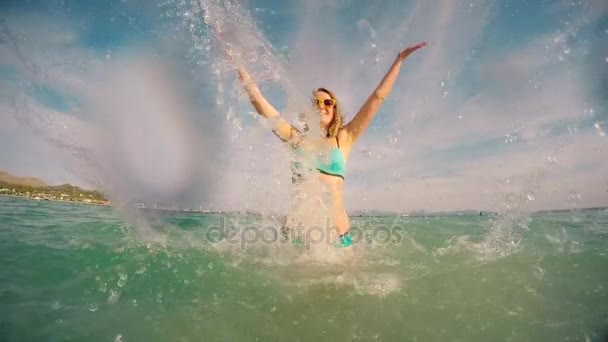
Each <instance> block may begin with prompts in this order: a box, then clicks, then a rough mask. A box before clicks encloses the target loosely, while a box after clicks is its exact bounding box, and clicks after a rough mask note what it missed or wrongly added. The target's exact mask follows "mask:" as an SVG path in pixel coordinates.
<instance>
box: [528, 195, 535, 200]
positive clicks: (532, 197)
mask: <svg viewBox="0 0 608 342" xmlns="http://www.w3.org/2000/svg"><path fill="white" fill-rule="evenodd" d="M526 197H528V201H534V200H536V197H534V195H533V194H528V196H526Z"/></svg>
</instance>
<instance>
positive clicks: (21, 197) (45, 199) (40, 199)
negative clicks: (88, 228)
mask: <svg viewBox="0 0 608 342" xmlns="http://www.w3.org/2000/svg"><path fill="white" fill-rule="evenodd" d="M0 196H2V197H12V198H20V199H26V200H31V201H37V202H58V203H72V204H85V205H95V206H98V207H112V204H103V203H95V202H84V201H67V200H60V199H52V198H35V197H29V196H20V195H9V194H3V193H0Z"/></svg>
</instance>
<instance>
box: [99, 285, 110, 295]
mask: <svg viewBox="0 0 608 342" xmlns="http://www.w3.org/2000/svg"><path fill="white" fill-rule="evenodd" d="M99 291H101V292H104V293H105V292H106V291H108V283H102V284H99Z"/></svg>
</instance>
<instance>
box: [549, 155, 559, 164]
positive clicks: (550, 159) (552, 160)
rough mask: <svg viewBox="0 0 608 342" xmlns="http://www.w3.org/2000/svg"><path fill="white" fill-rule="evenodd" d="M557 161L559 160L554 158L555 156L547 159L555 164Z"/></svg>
mask: <svg viewBox="0 0 608 342" xmlns="http://www.w3.org/2000/svg"><path fill="white" fill-rule="evenodd" d="M556 160H557V158H556V157H553V156H548V157H547V161H549V162H550V163H555V161H556Z"/></svg>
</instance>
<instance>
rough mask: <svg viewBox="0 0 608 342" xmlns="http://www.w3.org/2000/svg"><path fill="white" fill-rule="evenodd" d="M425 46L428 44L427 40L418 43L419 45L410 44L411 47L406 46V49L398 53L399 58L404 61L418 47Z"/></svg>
mask: <svg viewBox="0 0 608 342" xmlns="http://www.w3.org/2000/svg"><path fill="white" fill-rule="evenodd" d="M425 46H426V42H422V43H420V44H417V45H413V46H409V47H407V48H405V50H403V51H401V52H399V55H397V60H399V61H403V60H405V59H406V58H407V57H408V56H409V55H411V54H412V53H413V52H414V51H416V50H418V49H421V48H423V47H425Z"/></svg>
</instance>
